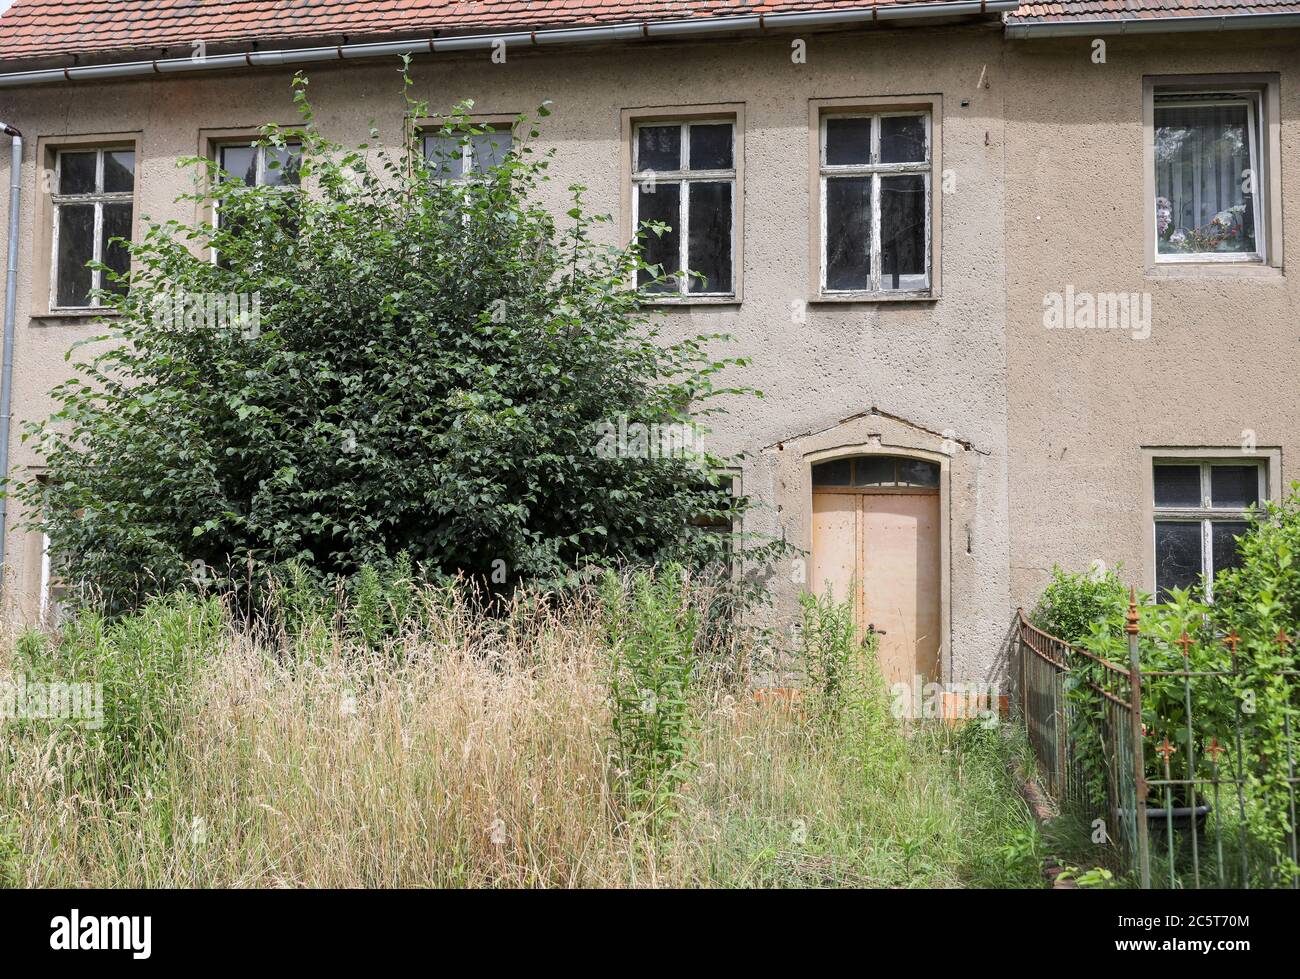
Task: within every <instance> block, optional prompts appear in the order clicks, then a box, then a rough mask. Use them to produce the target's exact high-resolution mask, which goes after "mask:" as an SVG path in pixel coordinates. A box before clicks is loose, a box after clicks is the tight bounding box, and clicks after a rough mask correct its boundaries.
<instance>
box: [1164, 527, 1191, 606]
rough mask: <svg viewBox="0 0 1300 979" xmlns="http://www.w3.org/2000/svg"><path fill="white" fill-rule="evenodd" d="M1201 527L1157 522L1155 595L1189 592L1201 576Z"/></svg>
mask: <svg viewBox="0 0 1300 979" xmlns="http://www.w3.org/2000/svg"><path fill="white" fill-rule="evenodd" d="M1201 570H1202V569H1201V525H1200V523H1172V522H1168V521H1156V591H1157V592H1158V593H1159V595H1160V597H1161V598H1163V597H1164V595H1165V592H1166V591H1168V590H1169V589H1170V588H1190V587H1191V586H1193V585H1195V584H1196V581H1197V579H1198V578H1199V577H1200V575H1201Z"/></svg>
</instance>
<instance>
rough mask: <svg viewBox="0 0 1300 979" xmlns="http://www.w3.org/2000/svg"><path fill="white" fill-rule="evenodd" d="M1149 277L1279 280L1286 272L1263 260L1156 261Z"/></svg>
mask: <svg viewBox="0 0 1300 979" xmlns="http://www.w3.org/2000/svg"><path fill="white" fill-rule="evenodd" d="M1146 275H1147V278H1148V279H1273V280H1276V281H1278V282H1281V281H1283V280H1284V279H1285V278H1286V273H1285V272H1283V270H1282V269H1281V268H1279V267H1278V266H1276V265H1265V264H1263V263H1262V262H1213V261H1210V262H1201V261H1183V262H1155V263H1149V264H1148V265H1147V268H1146Z"/></svg>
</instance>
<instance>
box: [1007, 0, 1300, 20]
mask: <svg viewBox="0 0 1300 979" xmlns="http://www.w3.org/2000/svg"><path fill="white" fill-rule="evenodd" d="M1283 13H1300V0H1067V2H1064V3H1061V2H1046V3H1038V2H1032V0H1027V2H1025V3H1022V4H1021V5H1020V9H1019V10H1017V11H1016V12H1015V13H1014V14H1009V15H1008V16H1007V23H1009V24H1026V23H1045V22H1049V23H1050V22H1066V21H1076V20H1151V19H1154V18H1159V17H1233V16H1237V15H1240V14H1283Z"/></svg>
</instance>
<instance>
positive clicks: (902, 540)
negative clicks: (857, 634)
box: [811, 455, 943, 685]
mask: <svg viewBox="0 0 1300 979" xmlns="http://www.w3.org/2000/svg"><path fill="white" fill-rule="evenodd" d="M939 473H940V469H939V464H938V463H935V462H928V461H926V460H924V459H912V458H908V457H905V456H890V455H865V456H855V457H852V458H840V459H832V460H830V461H827V462H821V463H817V464H815V465H813V467H812V504H813V506H812V513H813V521H812V582H811V584H812V588H813V591H814V592H816V593H817V594H823V593H825V592H826V590H827V589H830V591H831V593H832V594H833V595H834V596H835V598H836V599H837V600H839V601H845V600H849V601H852V603H853V610H854V617H855V619H856V620H857V623H858V626H859V627H860V628H861V629H863V630H868V629H874V630H875V631H876V632H877V633H880V646H879V657H880V666H881V671H882V673H883V674H884V677H885V682H886V683H887V684H889V685H893V684H895V683H907V684H909V685H910V684H911V683H912V682H913V678H914V677H916V676H920V677H921V678H922V682H923V683H928V682H931V681H938V680H939V679H940V661H939V653H940V649H941V647H942V645H943V643H942V635H941V625H942V611H941V594H942V582H941V574H942V561H941V557H940V539H941V535H942V524H941V520H940V513H939Z"/></svg>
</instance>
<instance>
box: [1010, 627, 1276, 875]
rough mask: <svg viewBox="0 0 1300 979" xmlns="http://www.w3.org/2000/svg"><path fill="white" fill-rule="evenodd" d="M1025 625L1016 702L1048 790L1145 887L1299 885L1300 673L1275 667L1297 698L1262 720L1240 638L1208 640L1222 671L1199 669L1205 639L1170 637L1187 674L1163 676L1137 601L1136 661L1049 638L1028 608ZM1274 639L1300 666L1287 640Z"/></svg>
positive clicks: (1130, 630) (1131, 648) (1016, 648)
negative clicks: (1143, 657)
mask: <svg viewBox="0 0 1300 979" xmlns="http://www.w3.org/2000/svg"><path fill="white" fill-rule="evenodd" d="M1017 619H1018V621H1017V625H1016V629H1015V631H1014V638H1013V642H1012V646H1013V650H1012V652H1013V659H1012V667H1013V680H1014V683H1015V688H1016V689H1015V697H1014V705H1015V710H1016V713H1017V715H1018V717H1019V718H1020V720H1021V721H1022V723H1023V724H1024V726H1025V731H1026V733H1027V735H1028V740H1029V744H1030V746H1031V748H1032V750H1033V753H1034V757H1035V759H1036V760H1037V763H1038V769H1039V773H1040V776H1041V779H1042V781H1043V784H1044V788H1045V789H1046V790H1047V791H1048V793H1049V794H1051V795H1052V796H1053V798H1054V799H1056V800H1057V802H1058V804H1059V805H1060V807H1061V809H1062V810H1063V811H1071V812H1073V813H1074V814H1077V815H1080V816H1083V817H1084V819H1085V824H1086V826H1087V827H1088V830H1087V831H1088V832H1089V833H1090V836H1091V838H1092V840H1093V842H1102V843H1105V844H1107V845H1108V846H1110V847H1111V848H1112V849H1111V850H1110V851H1108V852H1109V853H1111V854H1113V855H1114V856H1116V857H1117V858H1118V862H1119V863H1120V866H1121V868H1122V869H1123V870H1124V871H1126V872H1127V873H1129V874H1131V876H1132V879H1133V881H1134V882H1135V883H1137V884H1138V886H1141V887H1151V886H1157V887H1161V886H1168V887H1198V888H1199V887H1257V886H1285V887H1296V886H1297V885H1300V868H1298V867H1297V852H1296V829H1295V827H1296V798H1295V797H1296V784H1297V778H1296V759H1297V755H1300V750H1298V746H1297V745H1296V741H1295V725H1293V724H1292V722H1291V714H1292V713H1293V712H1294V709H1295V706H1296V705H1295V702H1294V700H1295V693H1296V691H1300V683H1297V682H1296V680H1297V678H1300V673H1297V671H1295V670H1293V669H1279V670H1277V671H1276V672H1275V674H1274V675H1275V676H1277V677H1281V678H1283V680H1284V682H1285V684H1286V686H1285V687H1284V697H1287V698H1289V699H1288V700H1287V703H1286V706H1285V709H1281V710H1277V711H1275V713H1276V714H1280V717H1277V716H1274V717H1259V716H1257V715H1256V714H1255V712H1254V709H1255V704H1254V703H1253V698H1252V697H1251V696H1249V694H1250V690H1249V689H1248V679H1247V676H1246V671H1245V670H1244V669H1243V660H1242V657H1241V656H1239V655H1238V645H1239V644H1240V643H1241V641H1242V640H1241V639H1240V638H1239V637H1237V636H1236V635H1235V634H1230V635H1227V636H1222V637H1213V638H1208V639H1207V638H1202V639H1201V640H1200V642H1203V643H1220V644H1222V648H1221V650H1217V651H1218V652H1221V653H1222V656H1221V659H1222V660H1223V661H1224V662H1226V664H1227V666H1228V668H1226V669H1209V670H1206V669H1195V668H1193V667H1194V665H1195V664H1196V663H1197V662H1200V661H1201V660H1203V659H1204V657H1196V658H1193V657H1192V655H1191V650H1192V649H1193V648H1195V647H1196V643H1197V640H1193V639H1192V638H1190V637H1188V636H1187V635H1186V633H1184V634H1183V635H1182V637H1181V638H1180V639H1179V640H1176V641H1174V643H1173V644H1172V645H1173V646H1174V647H1181V653H1182V657H1181V658H1182V661H1183V668H1182V669H1172V670H1168V669H1166V670H1156V669H1143V668H1141V666H1140V664H1139V658H1140V649H1141V648H1142V642H1143V640H1144V639H1145V640H1146V641H1147V642H1148V644H1149V643H1150V642H1151V641H1152V639H1151V637H1141V636H1140V635H1139V627H1138V610H1137V606H1136V603H1135V602H1133V601H1130V604H1129V610H1128V617H1127V624H1126V628H1125V632H1126V637H1127V640H1128V643H1127V645H1128V662H1127V663H1126V664H1119V663H1115V662H1112V661H1111V660H1108V659H1106V658H1105V657H1103V656H1098V655H1094V654H1093V653H1091V652H1089V651H1088V650H1086V649H1081V648H1079V647H1078V646H1072V645H1070V644H1069V643H1067V642H1064V641H1062V640H1061V639H1058V638H1056V637H1054V636H1050V635H1048V634H1047V633H1045V632H1043V631H1042V630H1040V629H1038V628H1036V627H1035V626H1034V625H1033V624H1032V623H1031V622H1030V621H1029V619H1028V618H1027V617H1026V616H1025V614H1024V611H1023V610H1021V611H1019V612H1018V613H1017ZM1270 641H1271V642H1272V643H1273V644H1275V647H1276V648H1277V650H1278V651H1279V652H1281V653H1284V654H1288V655H1287V656H1286V657H1285V659H1286V660H1287V662H1293V660H1291V659H1290V656H1289V653H1290V647H1291V642H1292V641H1291V639H1290V638H1289V637H1287V636H1286V635H1284V634H1282V633H1279V634H1278V635H1277V636H1276V637H1274V638H1273V639H1272V640H1270ZM1174 658H1175V659H1177V657H1174ZM1144 684H1145V685H1147V687H1148V694H1149V696H1148V701H1149V702H1148V703H1146V704H1145V707H1146V710H1147V714H1146V719H1147V720H1148V722H1149V723H1148V724H1147V725H1144V714H1143V710H1144V701H1143V689H1144ZM1275 692H1276V691H1275ZM1180 695H1181V697H1180ZM1180 699H1181V703H1179V701H1180ZM1273 703H1274V705H1275V706H1276V703H1277V701H1276V697H1275V698H1274V700H1273ZM1157 707H1158V708H1159V711H1158V713H1159V716H1158V717H1156V716H1154V714H1155V710H1154V709H1155V708H1157ZM1261 731H1264V732H1270V733H1269V734H1268V735H1267V736H1264V737H1259V736H1257V735H1258V733H1259V732H1261ZM1171 737H1172V741H1171Z"/></svg>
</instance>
